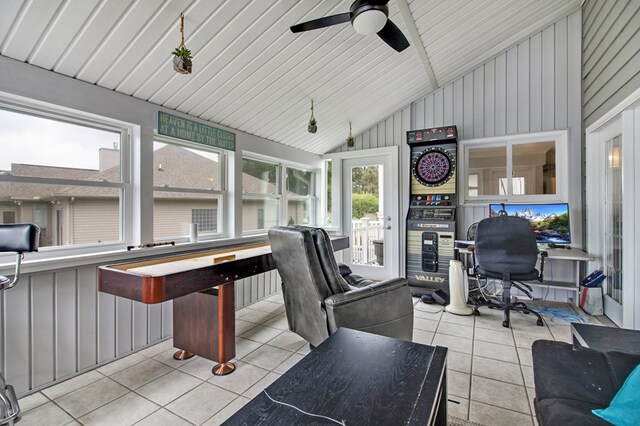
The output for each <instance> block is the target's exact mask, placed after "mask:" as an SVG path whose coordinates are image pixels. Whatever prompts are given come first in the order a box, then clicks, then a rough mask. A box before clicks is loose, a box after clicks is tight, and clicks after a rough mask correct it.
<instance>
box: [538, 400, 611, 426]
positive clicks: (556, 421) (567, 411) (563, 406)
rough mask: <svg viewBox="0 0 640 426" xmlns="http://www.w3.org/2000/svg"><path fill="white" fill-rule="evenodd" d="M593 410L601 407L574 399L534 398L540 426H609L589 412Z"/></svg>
mask: <svg viewBox="0 0 640 426" xmlns="http://www.w3.org/2000/svg"><path fill="white" fill-rule="evenodd" d="M594 408H602V406H598V405H594V404H592V403H590V402H584V401H576V400H574V399H564V398H548V399H544V400H542V401H539V400H537V398H536V412H537V413H536V415H537V418H538V422H539V423H540V424H541V425H580V426H605V425H608V426H610V425H611V424H610V423H609V422H606V421H604V420H602V419H601V418H600V417H598V416H596V415H594V414H593V413H592V412H591V410H592V409H594Z"/></svg>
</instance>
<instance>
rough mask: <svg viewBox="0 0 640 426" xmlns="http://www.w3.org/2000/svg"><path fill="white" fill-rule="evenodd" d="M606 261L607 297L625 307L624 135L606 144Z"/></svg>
mask: <svg viewBox="0 0 640 426" xmlns="http://www.w3.org/2000/svg"><path fill="white" fill-rule="evenodd" d="M605 149H606V154H607V155H606V161H607V164H606V167H605V215H604V217H605V239H604V244H605V261H604V267H605V270H604V273H605V275H606V276H607V277H608V279H607V285H606V289H605V290H606V294H607V296H609V297H610V298H611V299H613V300H614V301H615V302H616V303H618V304H620V305H622V232H623V231H622V162H621V149H622V147H621V137H620V135H618V136H616V137H614V138H613V139H610V140H608V141H607V142H606V147H605Z"/></svg>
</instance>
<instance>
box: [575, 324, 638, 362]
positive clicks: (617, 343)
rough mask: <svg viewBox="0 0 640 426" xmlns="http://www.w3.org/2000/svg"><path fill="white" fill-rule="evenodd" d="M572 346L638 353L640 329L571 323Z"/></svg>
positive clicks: (603, 350)
mask: <svg viewBox="0 0 640 426" xmlns="http://www.w3.org/2000/svg"><path fill="white" fill-rule="evenodd" d="M571 336H572V340H573V348H574V349H579V348H580V347H583V348H591V349H595V350H596V351H600V352H608V351H618V352H626V353H629V354H635V355H640V331H638V330H629V329H626V328H617V327H606V326H602V325H593V324H582V323H577V322H572V323H571Z"/></svg>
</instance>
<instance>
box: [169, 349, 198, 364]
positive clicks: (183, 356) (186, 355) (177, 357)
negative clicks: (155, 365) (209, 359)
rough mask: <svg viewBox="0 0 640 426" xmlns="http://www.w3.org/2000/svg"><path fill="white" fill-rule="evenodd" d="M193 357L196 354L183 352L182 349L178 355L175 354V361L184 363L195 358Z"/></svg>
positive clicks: (177, 352)
mask: <svg viewBox="0 0 640 426" xmlns="http://www.w3.org/2000/svg"><path fill="white" fill-rule="evenodd" d="M193 355H195V354H192V353H191V352H187V351H183V350H182V349H181V350H179V351H176V353H174V354H173V359H175V360H178V361H184V360H185V359H189V358H191V357H193Z"/></svg>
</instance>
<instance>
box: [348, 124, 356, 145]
mask: <svg viewBox="0 0 640 426" xmlns="http://www.w3.org/2000/svg"><path fill="white" fill-rule="evenodd" d="M354 146H355V140H354V139H353V135H351V122H349V136H347V147H348V148H353V147H354Z"/></svg>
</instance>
